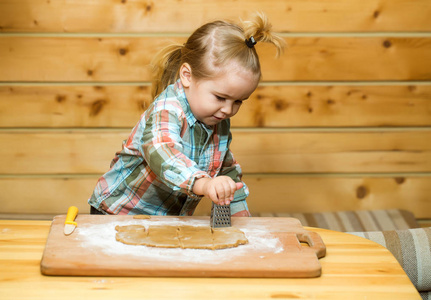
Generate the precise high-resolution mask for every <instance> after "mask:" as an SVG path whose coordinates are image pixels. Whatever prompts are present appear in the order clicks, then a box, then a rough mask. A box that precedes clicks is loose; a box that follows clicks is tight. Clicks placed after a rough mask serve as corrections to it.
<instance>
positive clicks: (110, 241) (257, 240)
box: [75, 218, 283, 264]
mask: <svg viewBox="0 0 431 300" xmlns="http://www.w3.org/2000/svg"><path fill="white" fill-rule="evenodd" d="M150 224H151V225H153V224H157V225H171V226H172V225H173V226H176V225H190V226H208V222H207V221H205V220H187V221H182V220H180V219H175V218H174V219H170V220H167V221H162V220H158V221H153V222H152V221H151V219H150V220H138V219H134V220H130V221H124V222H121V221H118V222H111V223H106V224H88V225H87V226H85V227H84V226H83V227H77V228H76V230H75V233H76V235H75V239H76V240H79V241H81V246H82V247H83V248H85V249H86V251H92V252H93V251H94V252H95V253H100V251H102V252H103V253H104V254H106V255H109V256H113V257H120V256H128V257H130V256H135V257H136V258H139V257H145V258H150V259H154V260H162V261H175V262H178V261H181V262H205V263H213V264H218V263H220V262H223V261H229V260H232V259H234V258H235V257H237V256H241V255H244V254H246V253H251V252H259V253H279V252H281V251H283V246H282V244H281V243H280V241H279V240H278V239H277V238H275V237H273V236H271V234H270V233H269V232H268V231H267V230H265V229H256V228H253V230H249V229H243V228H241V230H242V231H243V232H244V234H245V236H246V237H247V239H248V244H246V245H240V246H238V247H236V248H227V249H220V250H205V249H181V248H155V247H146V246H137V245H126V244H123V243H121V242H118V241H117V240H116V239H115V234H116V230H115V226H117V225H120V226H124V225H143V226H145V227H147V228H148V226H149V225H150ZM261 257H262V258H263V257H264V256H261Z"/></svg>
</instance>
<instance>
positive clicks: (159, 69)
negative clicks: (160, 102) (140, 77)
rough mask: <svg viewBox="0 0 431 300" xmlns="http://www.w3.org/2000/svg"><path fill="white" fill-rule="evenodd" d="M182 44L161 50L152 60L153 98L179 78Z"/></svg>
mask: <svg viewBox="0 0 431 300" xmlns="http://www.w3.org/2000/svg"><path fill="white" fill-rule="evenodd" d="M181 48H182V45H179V44H174V45H170V46H167V47H165V48H163V49H162V50H161V51H159V52H158V53H157V54H156V56H155V57H154V59H153V60H152V62H151V69H152V75H153V81H152V88H151V96H152V97H153V99H154V98H155V97H156V96H158V95H159V94H160V93H161V92H163V90H164V89H165V88H166V87H167V86H168V85H170V84H172V83H173V82H175V81H176V80H177V79H178V72H179V68H180V66H181Z"/></svg>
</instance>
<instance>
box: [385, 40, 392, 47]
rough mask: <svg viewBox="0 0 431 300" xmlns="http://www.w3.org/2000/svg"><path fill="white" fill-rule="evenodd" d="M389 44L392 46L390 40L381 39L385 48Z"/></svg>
mask: <svg viewBox="0 0 431 300" xmlns="http://www.w3.org/2000/svg"><path fill="white" fill-rule="evenodd" d="M391 46H392V43H391V41H388V40H385V41H383V47H385V48H389V47H391Z"/></svg>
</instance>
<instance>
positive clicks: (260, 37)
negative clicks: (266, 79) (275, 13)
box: [242, 12, 286, 57]
mask: <svg viewBox="0 0 431 300" xmlns="http://www.w3.org/2000/svg"><path fill="white" fill-rule="evenodd" d="M242 23H243V28H244V34H245V37H246V41H248V40H250V39H251V38H254V40H255V41H256V43H259V42H264V43H271V44H273V45H274V46H275V48H276V50H277V55H276V57H279V56H280V55H281V54H282V53H283V49H284V47H285V44H286V43H285V41H284V40H283V38H281V37H280V36H278V35H276V34H274V33H273V31H272V25H271V23H269V20H268V18H267V16H266V15H265V14H263V13H261V12H258V13H256V14H255V15H254V16H253V18H252V19H251V20H249V21H243V22H242Z"/></svg>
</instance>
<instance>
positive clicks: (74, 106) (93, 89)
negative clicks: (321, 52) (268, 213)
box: [0, 83, 431, 128]
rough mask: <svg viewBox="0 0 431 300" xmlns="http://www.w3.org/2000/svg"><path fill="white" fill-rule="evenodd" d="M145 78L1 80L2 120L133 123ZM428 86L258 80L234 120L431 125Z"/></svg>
mask: <svg viewBox="0 0 431 300" xmlns="http://www.w3.org/2000/svg"><path fill="white" fill-rule="evenodd" d="M150 90H151V88H150V86H149V85H109V84H108V85H103V86H88V85H78V86H75V85H60V86H58V85H40V86H0V127H6V128H7V127H12V128H17V127H49V128H63V127H75V128H79V127H83V128H86V127H123V128H132V127H133V126H135V123H136V122H137V121H138V120H139V117H140V115H141V114H142V113H143V112H144V111H145V109H146V108H147V107H148V105H149V104H150V102H151V96H150ZM430 125H431V85H422V84H421V85H386V86H367V85H358V86H356V85H332V86H331V85H327V86H317V85H314V86H313V85H309V86H302V85H283V84H282V83H281V84H279V85H261V86H259V87H258V89H257V90H256V92H255V93H253V94H252V96H251V97H250V99H249V100H247V101H246V102H244V105H243V106H242V108H241V110H240V111H239V113H238V114H237V115H236V116H235V117H234V118H232V126H233V127H248V128H258V127H268V128H271V127H277V128H279V127H357V126H358V127H359V126H430Z"/></svg>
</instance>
